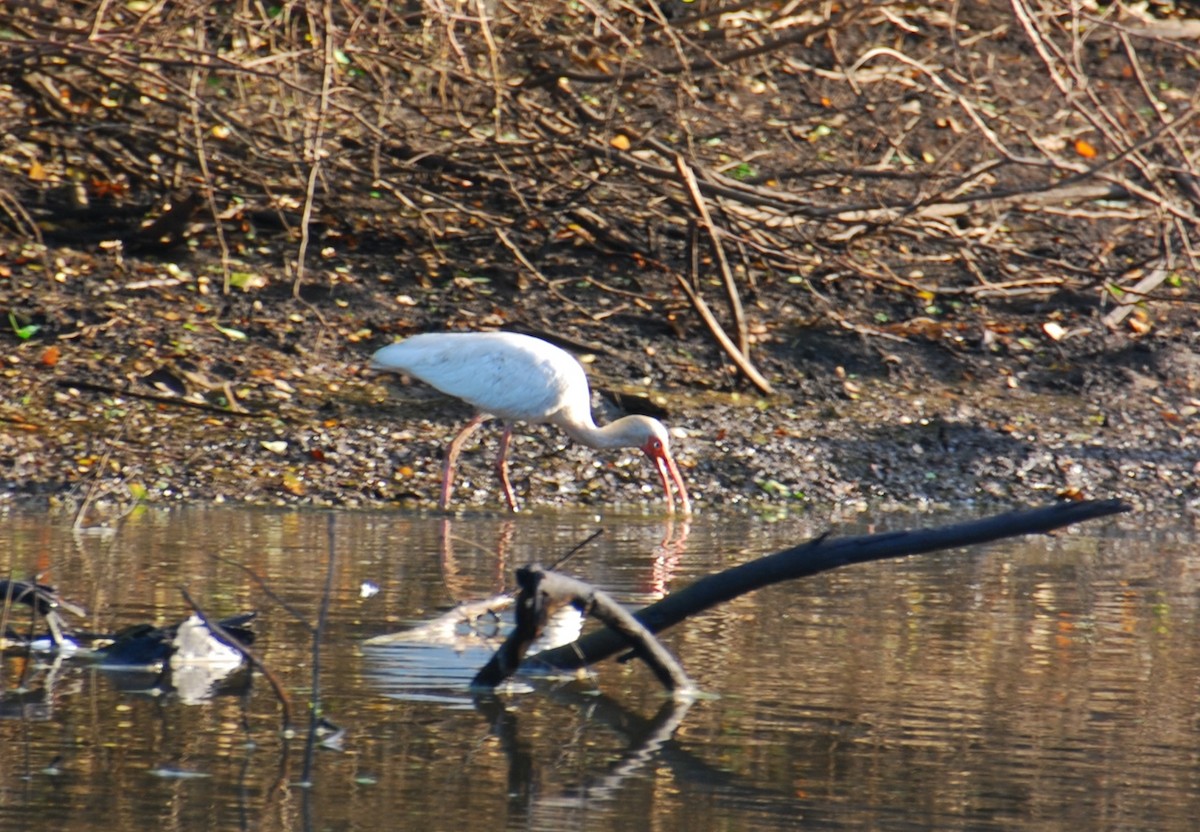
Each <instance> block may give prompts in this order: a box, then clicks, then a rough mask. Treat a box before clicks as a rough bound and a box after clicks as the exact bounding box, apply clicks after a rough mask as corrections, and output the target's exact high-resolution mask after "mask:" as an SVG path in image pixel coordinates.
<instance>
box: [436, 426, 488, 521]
mask: <svg viewBox="0 0 1200 832" xmlns="http://www.w3.org/2000/svg"><path fill="white" fill-rule="evenodd" d="M486 418H487V416H486V415H484V414H483V413H480V414H479V415H478V416H476V417H475V418H474V419H472V420H471V421H469V422H467V424H466V427H464V428H463V429H462V430H460V431H459V432H458V436H455V437H454V439H452V440H451V441H450V447H449V448H448V449H447V450H446V462H445V465H443V467H442V499H441V500H440V501H439V502H438V508H440V509H441V510H442V511H445V510H446V509H448V508H450V490H451V487H452V486H453V484H454V465H455V463H457V462H458V452H459V451H461V450H462V446H463V443H464V442H466V441H467V437H468V436H470V435H471V434H472V433H474V432H475V428H477V427H479V426H480V425H482V424H483V420H484V419H486Z"/></svg>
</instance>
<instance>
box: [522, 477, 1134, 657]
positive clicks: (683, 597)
mask: <svg viewBox="0 0 1200 832" xmlns="http://www.w3.org/2000/svg"><path fill="white" fill-rule="evenodd" d="M1130 510H1131V507H1130V506H1129V505H1128V504H1127V503H1124V502H1122V501H1120V500H1084V501H1081V502H1070V503H1056V504H1054V505H1051V506H1046V507H1044V508H1037V509H1029V510H1025V511H1014V512H1009V513H1006V514H1000V515H996V516H994V517H987V518H984V519H982V520H972V521H969V522H966V523H955V524H953V525H950V526H940V527H937V528H932V529H913V530H910V531H899V532H887V533H885V534H873V535H862V536H858V537H844V538H830V537H828V536H822V537H819V538H817V539H816V540H812V541H809V542H808V543H802V544H800V545H799V546H794V547H792V548H791V549H786V550H784V551H782V552H777V553H776V554H773V555H767V556H766V557H762V558H759V559H757V560H753V561H751V562H749V563H745V564H742V565H740V566H735V567H733V568H732V569H726V570H725V571H723V572H718V573H716V574H714V575H709V576H707V577H705V578H701V579H700V580H698V581H696V583H694V584H692V585H691V586H688V587H686V588H685V589H682V590H680V591H679V592H676V593H673V594H671V595H669V596H667V597H666V598H664V599H663V600H661V601H659V602H657V603H655V604H651V605H650V606H648V607H644V608H643V609H641V610H639V611H638V612H637V613H635V614H634V617H635V618H636V619H637V620H638V621H640V622H641V623H642V624H643V625H645V627H646V629H647V630H649V631H650V632H652V633H657V632H660V631H662V630H664V629H666V628H667V627H670V626H672V625H674V624H678V623H679V622H680V621H683V620H684V619H685V618H688V617H689V616H692V615H695V614H696V613H699V612H702V611H704V610H707V609H709V608H710V607H714V606H716V605H717V604H721V603H724V602H726V601H730V600H732V599H734V598H737V597H738V596H740V595H745V594H746V593H747V592H752V591H754V590H756V589H761V588H762V587H764V586H769V585H771V584H775V583H780V582H781V581H788V580H794V579H796V578H805V577H808V576H809V575H815V574H817V573H818V572H824V571H826V570H829V569H836V568H838V567H840V566H849V565H850V564H853V563H865V562H867V561H872V560H886V559H889V558H900V557H906V556H908V555H919V554H923V553H926V552H934V551H938V550H942V549H954V548H958V547H960V546H972V545H975V544H979V543H989V542H991V541H995V540H1002V539H1004V538H1009V537H1019V536H1021V535H1026V534H1046V533H1048V532H1052V531H1054V530H1055V529H1060V528H1063V527H1064V526H1070V525H1073V524H1075V523H1081V522H1083V521H1085V520H1095V519H1098V518H1100V517H1107V516H1109V515H1113V514H1120V513H1123V512H1127V511H1130ZM628 648H629V642H628V641H627V640H626V638H625V637H623V636H621V635H620V634H618V633H617V632H614V631H613V630H611V629H605V630H600V631H598V632H595V633H591V634H590V635H587V636H585V637H584V638H581V639H580V640H579V641H577V642H574V643H572V644H568V645H565V646H562V647H557V648H554V649H553V650H546V651H543V652H541V653H537V654H535V655H533V656H530V657H528V658H527V659H525V662H524V663H523V665H522V666H523V667H525V668H531V669H532V668H537V669H545V668H553V669H558V670H570V669H574V668H578V667H583V666H585V665H589V664H595V663H596V662H599V661H602V660H603V659H607V658H609V657H610V656H613V655H615V654H617V653H620V652H622V651H624V650H627V649H628Z"/></svg>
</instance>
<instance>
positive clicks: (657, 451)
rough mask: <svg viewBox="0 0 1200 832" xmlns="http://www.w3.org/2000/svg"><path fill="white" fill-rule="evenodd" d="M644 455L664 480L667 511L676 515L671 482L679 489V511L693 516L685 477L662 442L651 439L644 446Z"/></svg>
mask: <svg viewBox="0 0 1200 832" xmlns="http://www.w3.org/2000/svg"><path fill="white" fill-rule="evenodd" d="M642 453H644V454H645V455H646V456H648V457H650V459H651V460H652V461H653V462H654V467H655V468H656V469H658V477H659V479H660V480H662V487H663V493H664V494H665V495H666V499H667V511H668V512H670V513H671V514H674V513H675V497H674V496H673V495H672V493H671V482H674V483H675V487H676V488H678V489H679V510H680V511H682V512H683V513H684V514H691V513H692V502H691V500H689V499H688V493H687V486H685V485H684V484H683V476H682V475H681V474H680V473H679V467H678V466H677V465H676V464H675V460H674V459H672V458H671V453H670V451H668V450H667V449H666V448H665V447H663V443H662V442H660V441H658V440H657V439H651V440H650V441H649V442H647V443H646V444H645V445H644V446H642ZM668 475H669V476H670V479H668Z"/></svg>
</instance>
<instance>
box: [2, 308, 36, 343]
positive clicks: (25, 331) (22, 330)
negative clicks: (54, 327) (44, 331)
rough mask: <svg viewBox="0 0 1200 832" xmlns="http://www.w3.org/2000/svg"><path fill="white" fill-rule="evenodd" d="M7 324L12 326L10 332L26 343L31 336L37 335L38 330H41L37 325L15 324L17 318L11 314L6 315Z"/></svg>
mask: <svg viewBox="0 0 1200 832" xmlns="http://www.w3.org/2000/svg"><path fill="white" fill-rule="evenodd" d="M8 323H9V324H10V325H11V326H12V331H13V332H14V333H15V334H16V336H17V337H18V338H20V339H21V340H22V341H28V340H29V339H30V338H32V337H33V336H35V335H37V334H38V330H40V329H41V327H40V326H38V325H37V324H25V326H21V325H20V324H18V323H17V316H16V315H14V314H13V313H12V312H9V313H8Z"/></svg>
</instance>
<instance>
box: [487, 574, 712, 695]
mask: <svg viewBox="0 0 1200 832" xmlns="http://www.w3.org/2000/svg"><path fill="white" fill-rule="evenodd" d="M517 585H518V586H520V587H521V591H520V593H519V594H518V595H517V626H516V628H515V629H514V630H513V632H512V634H511V635H509V637H508V638H507V639H505V641H504V644H502V645H500V648H499V649H498V650H497V651H496V652H495V654H493V656H492V658H491V660H490V661H489V662H488V663H487V664H486V665H485V666H484V667H483V669H482V670H480V671H479V672H478V673H477V674H475V678H474V679H473V680H472V681H471V687H473V688H487V689H491V688H494V687H496V685H498V684H500V683H501V682H502V681H504V680H505V679H507V678H508V677H509V676H511V675H512V674H513V673H515V672H516V670H517V668H518V667H519V666H520V662H521V657H522V656H524V655H525V651H526V650H528V649H529V645H531V644H532V643H533V642H534V641H535V640H536V639H537V637H538V636H539V635H541V633H542V630H543V629H544V628H545V626H546V622H547V620H548V619H549V617H550V615H551V614H552V613H553V612H554V611H555V610H558V609H560V608H562V607H565V606H567V605H571V606H573V607H575V608H576V609H577V610H579V611H580V612H582V613H584V614H586V615H594V616H595V617H596V618H599V619H600V620H601V621H603V622H604V623H605V624H606V625H608V627H609V628H610V629H609V632H612V633H613V634H614V635H615V636H616V637H617V638H618V639H619V640H620V641H621V644H622V645H623V646H625V647H629V646H632V647H633V648H634V653H635V654H636V655H638V656H640V657H641V658H642V660H643V661H645V662H646V664H648V665H649V666H650V669H651V670H653V671H654V675H655V676H657V677H658V680H659V681H660V682H662V683H663V686H664V687H666V688H667V690H670V691H674V692H675V693H676V694H677V695H678V696H683V697H687V696H689V695H691V694H692V693H693V692H694V691H695V689H696V686H695V685H694V684H693V683H692V681H691V679H689V678H688V677H687V674H686V673H684V671H683V668H682V667H681V666H680V665H679V663H678V662H677V661H675V658H674V657H673V656H672V655H671V654H670V652H669V651H668V650H667V649H666V648H665V647H663V646H662V644H661V643H659V641H658V639H656V638H655V637H654V636H653V635H652V634H651V633H650V632H649V631H648V630H647V629H646V628H645V627H644V626H643V625H642V624H641V623H640V622H639V621H638V620H637V619H636V618H634V616H633V614H632V613H630V612H628V611H627V610H626V609H625V608H623V607H622V606H621V605H620V604H618V603H617V602H616V601H614V600H613V599H612V598H611V597H609V596H608V595H607V594H606V593H604V592H602V591H600V590H598V589H596V588H595V587H593V586H591V585H589V584H586V583H584V582H583V581H579V580H576V579H575V578H570V577H568V576H566V575H561V574H559V573H557V572H548V571H546V570H544V569H543V568H542V567H540V566H538V565H535V564H531V565H529V566H523V567H521V568H520V569H518V570H517Z"/></svg>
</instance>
